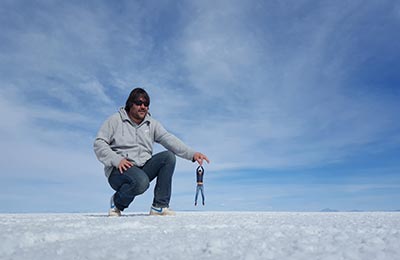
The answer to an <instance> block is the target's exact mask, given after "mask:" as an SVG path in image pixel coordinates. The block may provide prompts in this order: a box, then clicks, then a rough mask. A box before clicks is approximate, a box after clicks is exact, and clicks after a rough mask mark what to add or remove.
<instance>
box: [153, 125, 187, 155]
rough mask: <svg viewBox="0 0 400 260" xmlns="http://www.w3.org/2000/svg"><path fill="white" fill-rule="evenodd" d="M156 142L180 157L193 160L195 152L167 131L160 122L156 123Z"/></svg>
mask: <svg viewBox="0 0 400 260" xmlns="http://www.w3.org/2000/svg"><path fill="white" fill-rule="evenodd" d="M154 141H155V142H157V143H159V144H161V145H162V146H164V147H165V148H166V149H167V150H169V151H171V152H173V153H174V154H176V155H177V156H179V157H182V158H184V159H187V160H193V156H194V154H195V151H194V150H193V149H191V148H190V147H188V146H187V145H186V144H184V143H183V142H182V141H181V140H180V139H179V138H177V137H176V136H174V135H173V134H171V133H169V132H168V131H167V130H165V128H164V127H163V126H162V125H161V124H160V123H159V122H158V121H155V130H154Z"/></svg>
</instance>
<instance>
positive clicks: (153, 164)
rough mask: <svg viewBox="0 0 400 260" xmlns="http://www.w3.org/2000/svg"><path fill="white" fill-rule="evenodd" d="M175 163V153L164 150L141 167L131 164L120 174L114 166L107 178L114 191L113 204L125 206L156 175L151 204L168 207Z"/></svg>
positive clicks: (142, 190)
mask: <svg viewBox="0 0 400 260" xmlns="http://www.w3.org/2000/svg"><path fill="white" fill-rule="evenodd" d="M175 163H176V157H175V155H174V154H173V153H172V152H170V151H164V152H161V153H158V154H156V155H154V156H153V157H152V158H151V159H150V160H148V161H147V162H146V164H145V165H144V166H143V167H137V166H132V167H131V168H129V169H128V170H126V171H124V172H123V173H122V174H121V173H120V172H119V170H118V169H117V168H114V169H113V171H112V172H111V175H110V177H109V178H108V183H109V184H110V186H111V187H112V188H113V189H114V190H115V191H116V192H115V194H114V204H115V206H116V207H117V208H118V209H119V210H124V209H125V208H127V207H128V206H129V204H131V202H132V201H133V199H134V198H135V197H136V196H137V195H140V194H142V193H144V192H145V191H146V190H147V189H148V188H149V186H150V182H151V181H152V180H154V179H155V178H156V177H157V183H156V186H155V188H154V199H153V206H155V207H169V201H170V199H171V186H172V175H173V174H174V170H175Z"/></svg>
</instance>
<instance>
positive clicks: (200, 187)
mask: <svg viewBox="0 0 400 260" xmlns="http://www.w3.org/2000/svg"><path fill="white" fill-rule="evenodd" d="M203 176H204V168H203V166H199V167H197V170H196V179H197V188H196V196H195V198H194V205H195V206H197V197H198V195H199V191H201V198H202V200H203V206H204V187H203Z"/></svg>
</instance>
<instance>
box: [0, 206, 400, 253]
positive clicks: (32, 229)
mask: <svg viewBox="0 0 400 260" xmlns="http://www.w3.org/2000/svg"><path fill="white" fill-rule="evenodd" d="M0 230H1V233H0V259H2V260H5V259H24V260H28V259H40V260H46V259H68V260H71V259H132V260H134V259H307V260H309V259H335V260H337V259H363V260H365V259H374V260H376V259H388V260H393V259H399V256H400V213H397V212H392V213H389V212H388V213H384V212H374V213H366V212H365V213H358V212H357V213H271V212H178V213H177V215H176V216H168V217H158V216H147V215H146V214H144V213H143V214H139V213H138V214H128V215H126V216H123V217H120V218H108V217H106V216H105V215H101V214H0Z"/></svg>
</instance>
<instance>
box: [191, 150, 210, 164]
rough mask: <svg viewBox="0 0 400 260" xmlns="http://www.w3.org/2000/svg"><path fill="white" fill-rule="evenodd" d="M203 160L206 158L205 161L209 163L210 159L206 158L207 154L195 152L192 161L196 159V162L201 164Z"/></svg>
mask: <svg viewBox="0 0 400 260" xmlns="http://www.w3.org/2000/svg"><path fill="white" fill-rule="evenodd" d="M203 160H206V162H207V163H210V161H209V160H208V158H207V156H205V155H204V154H202V153H199V152H196V153H195V154H194V155H193V162H194V161H196V162H198V163H199V164H200V165H203Z"/></svg>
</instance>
